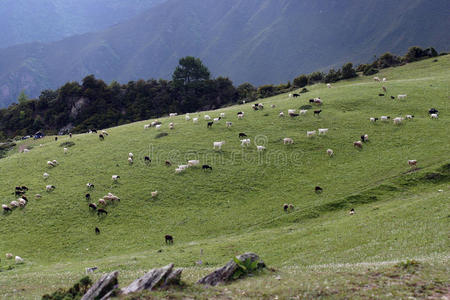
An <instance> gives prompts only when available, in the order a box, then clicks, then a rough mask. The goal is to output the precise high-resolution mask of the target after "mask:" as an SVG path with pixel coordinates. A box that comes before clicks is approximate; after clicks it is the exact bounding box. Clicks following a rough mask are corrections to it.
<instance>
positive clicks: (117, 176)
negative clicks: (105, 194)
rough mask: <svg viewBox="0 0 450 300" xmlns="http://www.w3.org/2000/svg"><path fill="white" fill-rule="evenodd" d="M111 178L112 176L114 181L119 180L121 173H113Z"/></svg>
mask: <svg viewBox="0 0 450 300" xmlns="http://www.w3.org/2000/svg"><path fill="white" fill-rule="evenodd" d="M111 178H112V180H113V181H114V182H116V181H117V180H119V178H120V176H119V175H113V176H111Z"/></svg>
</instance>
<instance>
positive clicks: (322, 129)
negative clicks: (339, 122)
mask: <svg viewBox="0 0 450 300" xmlns="http://www.w3.org/2000/svg"><path fill="white" fill-rule="evenodd" d="M327 132H328V128H319V134H327Z"/></svg>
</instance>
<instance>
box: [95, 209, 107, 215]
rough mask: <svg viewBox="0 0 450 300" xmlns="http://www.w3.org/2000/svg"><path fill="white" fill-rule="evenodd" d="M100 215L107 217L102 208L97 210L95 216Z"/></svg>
mask: <svg viewBox="0 0 450 300" xmlns="http://www.w3.org/2000/svg"><path fill="white" fill-rule="evenodd" d="M101 214H105V215H108V212H107V211H106V210H104V209H103V208H99V209H97V215H98V216H100V215H101Z"/></svg>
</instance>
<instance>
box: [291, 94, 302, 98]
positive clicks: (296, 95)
mask: <svg viewBox="0 0 450 300" xmlns="http://www.w3.org/2000/svg"><path fill="white" fill-rule="evenodd" d="M292 97H294V98H297V97H300V95H299V94H292Z"/></svg>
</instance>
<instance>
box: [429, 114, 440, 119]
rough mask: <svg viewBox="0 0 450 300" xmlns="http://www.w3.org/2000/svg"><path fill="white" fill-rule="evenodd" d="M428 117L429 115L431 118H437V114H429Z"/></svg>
mask: <svg viewBox="0 0 450 300" xmlns="http://www.w3.org/2000/svg"><path fill="white" fill-rule="evenodd" d="M430 117H431V118H432V119H437V118H439V116H438V114H431V115H430Z"/></svg>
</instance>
